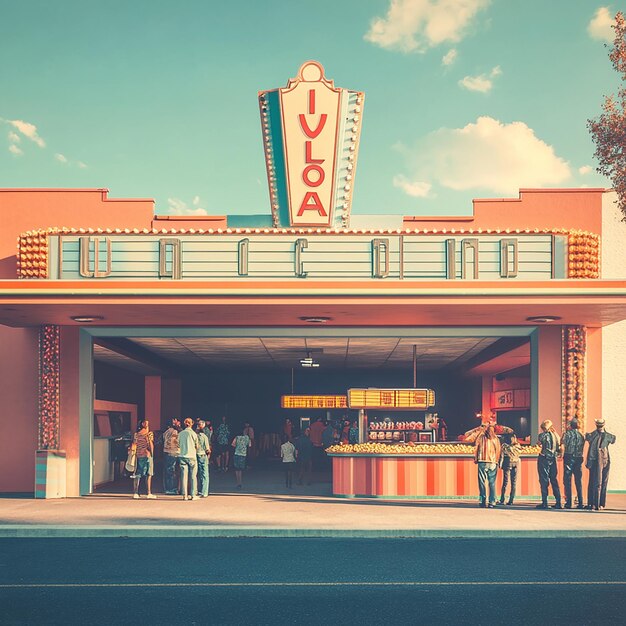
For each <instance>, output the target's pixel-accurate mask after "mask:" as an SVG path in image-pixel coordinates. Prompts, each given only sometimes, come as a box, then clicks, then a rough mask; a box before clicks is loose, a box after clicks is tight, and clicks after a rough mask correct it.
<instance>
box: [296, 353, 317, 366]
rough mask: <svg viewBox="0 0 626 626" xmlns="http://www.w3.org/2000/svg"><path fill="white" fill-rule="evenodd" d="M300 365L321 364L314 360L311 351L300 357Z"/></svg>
mask: <svg viewBox="0 0 626 626" xmlns="http://www.w3.org/2000/svg"><path fill="white" fill-rule="evenodd" d="M300 365H301V366H302V367H319V366H320V364H319V363H318V362H317V361H314V360H313V357H312V356H311V353H310V352H307V353H306V357H304V358H303V359H300Z"/></svg>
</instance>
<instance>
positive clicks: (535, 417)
mask: <svg viewBox="0 0 626 626" xmlns="http://www.w3.org/2000/svg"><path fill="white" fill-rule="evenodd" d="M538 433H539V329H537V328H534V329H533V332H532V333H531V335H530V443H531V444H536V443H537V436H538Z"/></svg>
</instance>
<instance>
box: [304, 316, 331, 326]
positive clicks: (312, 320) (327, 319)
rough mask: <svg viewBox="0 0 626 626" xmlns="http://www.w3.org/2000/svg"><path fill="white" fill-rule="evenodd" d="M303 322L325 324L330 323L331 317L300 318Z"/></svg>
mask: <svg viewBox="0 0 626 626" xmlns="http://www.w3.org/2000/svg"><path fill="white" fill-rule="evenodd" d="M300 319H301V320H302V321H303V322H307V323H309V324H326V322H330V320H332V319H333V318H332V317H309V316H304V317H301V318H300Z"/></svg>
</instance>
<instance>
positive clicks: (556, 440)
mask: <svg viewBox="0 0 626 626" xmlns="http://www.w3.org/2000/svg"><path fill="white" fill-rule="evenodd" d="M539 445H540V446H541V452H539V456H538V457H537V471H538V472H539V484H540V485H541V504H538V505H537V506H536V507H535V508H537V509H547V508H548V485H552V493H553V494H554V498H555V500H556V503H555V504H554V508H555V509H562V508H563V507H562V506H561V489H560V488H559V481H558V480H557V473H558V467H557V464H556V460H557V457H558V456H559V454H560V452H561V440H560V437H559V436H558V434H557V433H556V431H555V430H554V426H552V422H551V421H550V420H545V421H543V422H542V423H541V433H539Z"/></svg>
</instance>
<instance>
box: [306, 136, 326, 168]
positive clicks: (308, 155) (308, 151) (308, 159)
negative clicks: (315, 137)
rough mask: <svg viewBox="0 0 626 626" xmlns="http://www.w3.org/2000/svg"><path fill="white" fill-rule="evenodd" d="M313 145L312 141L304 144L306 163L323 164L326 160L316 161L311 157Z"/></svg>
mask: <svg viewBox="0 0 626 626" xmlns="http://www.w3.org/2000/svg"><path fill="white" fill-rule="evenodd" d="M311 145H312V142H311V141H305V142H304V159H305V161H304V162H305V163H323V162H324V161H325V160H326V159H314V158H313V157H312V156H311V152H312V149H311Z"/></svg>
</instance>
